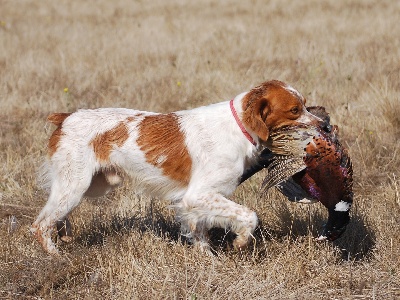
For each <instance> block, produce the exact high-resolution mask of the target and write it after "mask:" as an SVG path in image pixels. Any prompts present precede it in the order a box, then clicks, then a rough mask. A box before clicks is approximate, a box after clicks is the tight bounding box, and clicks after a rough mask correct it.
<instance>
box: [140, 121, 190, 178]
mask: <svg viewBox="0 0 400 300" xmlns="http://www.w3.org/2000/svg"><path fill="white" fill-rule="evenodd" d="M137 143H138V145H139V147H140V149H141V150H142V151H143V152H144V153H145V155H146V160H147V162H148V163H150V164H152V165H154V166H156V167H158V168H161V169H162V170H163V174H164V175H166V176H168V177H170V178H172V179H174V180H176V181H178V182H180V183H182V184H184V185H188V183H189V179H190V175H191V170H192V159H191V157H190V155H189V152H188V150H187V148H186V146H185V137H184V135H183V133H182V132H181V131H180V129H179V124H178V117H177V116H176V115H175V114H165V115H153V116H147V117H145V118H144V119H143V121H142V122H141V123H140V127H139V138H138V139H137Z"/></svg>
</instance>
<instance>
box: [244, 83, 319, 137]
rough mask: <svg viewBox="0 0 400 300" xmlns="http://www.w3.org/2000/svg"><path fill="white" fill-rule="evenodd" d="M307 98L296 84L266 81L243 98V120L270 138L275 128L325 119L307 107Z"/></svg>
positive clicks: (260, 135)
mask: <svg viewBox="0 0 400 300" xmlns="http://www.w3.org/2000/svg"><path fill="white" fill-rule="evenodd" d="M305 103H306V99H305V98H304V97H303V96H302V95H301V94H300V93H299V92H298V91H297V90H296V89H294V88H293V87H291V86H290V85H287V84H285V83H284V82H281V81H278V80H272V81H267V82H264V83H263V84H261V85H259V86H257V87H255V88H253V89H252V90H251V91H250V92H248V93H247V94H246V95H245V96H244V98H243V101H242V109H243V115H242V120H243V123H244V124H245V125H246V126H247V127H248V128H250V129H251V130H252V131H253V132H254V133H256V134H257V136H258V137H259V138H260V139H261V140H262V141H266V140H267V139H268V136H269V132H270V131H271V130H272V129H275V128H279V127H282V126H295V125H299V124H308V125H315V126H319V124H321V122H322V120H321V119H320V118H318V117H316V116H314V115H313V114H311V113H310V112H308V111H307V109H306V107H305Z"/></svg>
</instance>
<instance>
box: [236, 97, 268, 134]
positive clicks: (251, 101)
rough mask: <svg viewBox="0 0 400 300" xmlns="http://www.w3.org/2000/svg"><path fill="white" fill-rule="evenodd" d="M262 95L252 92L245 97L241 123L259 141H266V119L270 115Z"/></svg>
mask: <svg viewBox="0 0 400 300" xmlns="http://www.w3.org/2000/svg"><path fill="white" fill-rule="evenodd" d="M262 94H263V93H258V92H257V90H255V91H254V90H253V91H250V92H249V94H247V95H246V96H245V97H246V98H247V99H244V100H245V101H244V102H243V123H244V124H245V125H246V126H248V127H249V128H250V129H251V130H252V131H253V132H255V133H256V134H257V136H258V137H259V138H260V139H261V140H263V141H266V140H267V139H268V136H269V129H268V127H267V124H266V119H267V117H268V114H269V113H270V107H269V101H268V99H267V98H265V97H263V95H262Z"/></svg>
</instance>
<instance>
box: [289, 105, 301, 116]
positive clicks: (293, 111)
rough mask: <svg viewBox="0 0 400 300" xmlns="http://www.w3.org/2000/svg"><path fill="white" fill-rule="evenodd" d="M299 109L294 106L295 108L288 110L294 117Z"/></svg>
mask: <svg viewBox="0 0 400 300" xmlns="http://www.w3.org/2000/svg"><path fill="white" fill-rule="evenodd" d="M299 111H300V110H299V108H298V107H297V106H296V107H293V108H292V109H291V110H290V112H291V113H292V114H295V115H297V114H298V113H299Z"/></svg>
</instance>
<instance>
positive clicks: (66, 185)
mask: <svg viewBox="0 0 400 300" xmlns="http://www.w3.org/2000/svg"><path fill="white" fill-rule="evenodd" d="M81 170H84V169H81ZM68 171H70V169H68ZM91 178H92V174H91V171H90V170H88V171H87V174H80V176H78V175H77V174H71V173H68V174H67V173H65V174H64V176H55V178H53V181H52V185H51V191H50V196H49V199H48V200H47V203H46V205H45V206H44V207H43V209H42V210H41V212H40V213H39V216H38V217H37V219H36V220H35V222H33V224H32V226H31V232H32V233H33V234H34V235H35V237H36V239H37V240H38V241H39V242H40V244H41V245H42V247H43V249H44V250H45V251H46V252H48V253H50V254H57V253H58V250H57V248H56V247H55V245H54V243H53V241H52V240H51V234H52V232H53V228H54V227H55V225H56V223H57V221H59V220H65V218H66V216H67V215H68V213H69V212H70V211H71V210H73V209H74V208H75V207H76V206H77V205H78V204H79V202H80V201H81V199H82V196H83V194H84V193H85V191H86V190H87V189H88V187H89V185H90V181H91Z"/></svg>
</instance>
